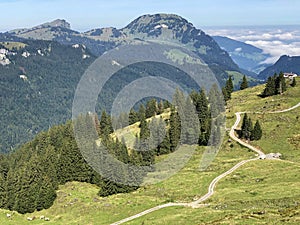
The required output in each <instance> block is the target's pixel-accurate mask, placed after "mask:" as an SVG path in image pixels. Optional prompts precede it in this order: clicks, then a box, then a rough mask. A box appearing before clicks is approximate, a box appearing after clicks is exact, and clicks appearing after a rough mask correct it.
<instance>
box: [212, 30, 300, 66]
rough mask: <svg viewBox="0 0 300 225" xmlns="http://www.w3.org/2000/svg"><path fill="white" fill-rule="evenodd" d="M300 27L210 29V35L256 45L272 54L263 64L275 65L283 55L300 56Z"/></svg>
mask: <svg viewBox="0 0 300 225" xmlns="http://www.w3.org/2000/svg"><path fill="white" fill-rule="evenodd" d="M299 28H300V27H299V26H285V27H277V28H276V27H257V28H254V27H249V28H245V27H243V28H242V27H240V28H237V27H233V28H231V29H228V28H227V29H210V30H208V31H207V33H208V34H210V35H219V36H226V37H229V38H232V39H235V40H238V41H242V42H245V43H247V44H251V45H254V46H256V47H258V48H260V49H262V50H263V52H264V53H266V54H270V58H268V59H267V60H265V61H264V62H262V63H274V62H276V61H277V60H278V58H279V57H280V56H282V55H290V56H297V55H298V56H299V55H300V29H299Z"/></svg>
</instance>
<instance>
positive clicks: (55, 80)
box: [0, 40, 95, 153]
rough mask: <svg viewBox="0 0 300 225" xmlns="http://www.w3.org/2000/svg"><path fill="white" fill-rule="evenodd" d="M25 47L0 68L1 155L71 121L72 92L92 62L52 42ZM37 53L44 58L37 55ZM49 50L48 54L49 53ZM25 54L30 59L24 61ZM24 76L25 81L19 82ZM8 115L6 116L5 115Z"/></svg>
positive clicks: (78, 50) (66, 47)
mask: <svg viewBox="0 0 300 225" xmlns="http://www.w3.org/2000/svg"><path fill="white" fill-rule="evenodd" d="M24 43H25V44H27V46H26V47H25V48H24V49H20V50H16V52H17V53H18V54H17V55H10V56H9V58H10V60H11V61H12V63H11V64H9V65H6V66H2V65H1V66H0V96H1V107H0V118H1V120H0V136H1V139H0V152H5V153H7V152H10V151H12V150H14V149H15V148H16V147H17V146H18V145H19V144H21V143H25V142H26V141H29V140H30V139H32V138H33V137H34V136H35V135H36V134H37V133H38V132H40V131H42V130H46V129H48V128H49V127H51V126H54V125H56V124H60V123H64V122H66V120H67V119H69V118H71V108H72V103H73V97H74V92H75V89H76V85H77V84H78V82H79V80H80V78H81V76H82V75H83V73H84V71H85V70H86V69H87V67H88V66H89V65H90V64H91V63H92V62H93V60H94V59H95V57H94V56H92V55H91V57H90V58H87V59H83V58H82V55H83V51H85V54H88V55H90V53H89V52H88V51H87V50H84V49H83V48H77V49H75V48H72V46H64V45H61V44H59V43H57V42H51V41H39V40H36V41H32V40H24ZM38 49H40V50H41V51H42V53H43V54H44V56H41V55H39V54H37V51H38ZM49 49H51V51H50V50H49ZM24 51H28V52H29V53H31V55H30V57H27V58H25V57H23V56H22V53H23V52H24ZM20 75H26V76H27V78H28V80H27V81H26V80H22V79H20ZM8 112H9V113H8Z"/></svg>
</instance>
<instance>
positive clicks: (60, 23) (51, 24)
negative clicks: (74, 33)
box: [35, 19, 71, 29]
mask: <svg viewBox="0 0 300 225" xmlns="http://www.w3.org/2000/svg"><path fill="white" fill-rule="evenodd" d="M44 27H62V28H66V29H71V25H70V23H68V22H67V21H66V20H64V19H56V20H53V21H52V22H47V23H43V24H41V25H39V26H36V27H35V28H44Z"/></svg>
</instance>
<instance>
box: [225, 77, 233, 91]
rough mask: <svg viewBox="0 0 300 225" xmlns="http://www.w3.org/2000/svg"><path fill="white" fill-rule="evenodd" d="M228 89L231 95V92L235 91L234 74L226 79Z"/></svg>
mask: <svg viewBox="0 0 300 225" xmlns="http://www.w3.org/2000/svg"><path fill="white" fill-rule="evenodd" d="M226 89H227V92H228V93H229V94H230V95H231V93H232V92H233V82H232V76H229V78H228V80H227V81H226Z"/></svg>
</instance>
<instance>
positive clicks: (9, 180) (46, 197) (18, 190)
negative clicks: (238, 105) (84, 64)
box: [0, 85, 224, 213]
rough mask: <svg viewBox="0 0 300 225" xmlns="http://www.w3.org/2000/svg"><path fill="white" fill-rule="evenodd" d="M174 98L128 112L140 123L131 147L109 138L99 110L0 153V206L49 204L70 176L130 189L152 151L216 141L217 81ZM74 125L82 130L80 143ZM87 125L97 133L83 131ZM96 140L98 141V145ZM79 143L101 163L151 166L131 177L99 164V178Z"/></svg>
mask: <svg viewBox="0 0 300 225" xmlns="http://www.w3.org/2000/svg"><path fill="white" fill-rule="evenodd" d="M173 102H174V103H173V104H172V105H171V104H170V103H168V102H163V101H160V102H158V101H157V100H155V99H151V100H150V101H148V102H147V103H146V107H145V106H144V105H141V106H140V107H139V110H138V112H136V111H135V110H133V109H132V110H131V111H130V113H129V121H130V123H131V124H132V123H134V122H138V123H139V126H140V130H139V133H138V134H137V136H136V141H135V146H134V149H130V150H129V149H128V148H127V146H126V144H125V140H123V139H122V140H119V139H118V138H115V137H113V135H112V133H113V131H114V129H113V119H112V118H111V117H110V115H109V114H108V113H106V112H105V111H103V112H102V115H101V118H100V119H98V116H97V115H95V114H90V113H88V114H87V115H81V116H79V117H78V118H77V119H76V120H75V121H73V122H72V121H69V122H67V123H66V124H64V125H59V126H54V127H52V128H50V129H49V130H48V131H45V132H41V133H39V134H38V135H37V136H36V137H35V138H34V139H33V140H32V141H30V142H28V143H26V144H24V145H23V146H21V147H20V148H19V149H18V150H16V151H14V152H13V153H11V154H9V155H0V207H1V208H5V209H9V210H14V211H18V212H20V213H31V212H33V211H35V210H42V209H47V208H49V207H50V206H51V205H52V204H53V202H54V200H55V198H56V190H57V189H58V186H59V185H62V184H65V183H66V182H69V181H79V182H88V183H92V184H96V185H97V186H98V187H99V192H98V195H99V196H108V195H112V194H116V193H124V192H130V191H133V190H136V189H137V188H138V187H139V184H140V183H142V181H143V177H144V176H145V174H146V173H148V172H150V171H151V169H152V170H154V166H153V165H154V162H155V156H159V155H162V154H168V153H171V152H174V151H176V149H177V147H178V145H180V144H198V145H208V144H216V143H217V144H218V143H220V141H221V140H220V136H221V128H220V127H221V124H222V123H223V122H224V120H223V119H224V115H223V114H222V113H223V112H224V103H223V98H222V95H221V93H220V91H219V89H218V87H217V86H216V85H213V86H212V88H211V89H210V90H209V92H208V93H206V91H205V90H204V89H201V90H200V91H192V92H191V93H190V95H189V96H186V95H184V94H183V93H182V92H181V91H179V90H176V93H175V94H174V99H173ZM191 109H194V112H195V113H193V110H191ZM166 110H169V112H170V116H169V118H167V119H163V118H162V117H159V118H152V119H150V120H149V119H147V118H150V117H153V116H155V115H159V114H161V113H163V112H165V111H166ZM220 115H222V116H220ZM74 126H75V127H74ZM74 128H75V129H79V131H80V132H82V134H84V135H83V136H82V137H80V138H81V139H80V141H79V142H78V139H77V141H76V136H75V135H76V134H74ZM88 130H95V133H89V132H85V131H88ZM90 140H92V141H90ZM95 140H100V142H101V143H102V145H98V144H97V143H96V142H95ZM82 147H86V149H88V150H89V151H91V152H89V155H90V156H91V159H92V160H93V159H95V160H96V161H97V159H99V157H101V159H102V161H101V162H104V164H105V163H106V162H107V160H105V159H106V157H107V158H108V157H109V155H113V156H114V157H115V158H116V159H118V160H119V161H120V162H123V163H124V164H130V165H136V166H148V168H150V170H145V171H141V172H140V174H138V175H136V174H135V175H134V176H132V174H130V172H131V171H126V168H125V167H123V166H121V167H114V166H111V165H103V168H105V169H106V170H107V171H105V173H106V174H108V175H109V176H108V177H102V176H101V175H100V174H99V173H98V172H96V171H95V169H94V167H91V166H90V164H88V163H87V162H86V158H85V156H84V155H83V154H82V151H80V149H81V148H82ZM104 148H105V149H107V151H108V152H105V151H103V149H104ZM103 152H104V153H103ZM117 176H122V177H125V178H126V179H127V177H128V180H130V179H132V177H134V179H136V180H135V182H134V184H135V185H127V184H121V183H119V182H117V180H114V179H110V178H114V177H117Z"/></svg>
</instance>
